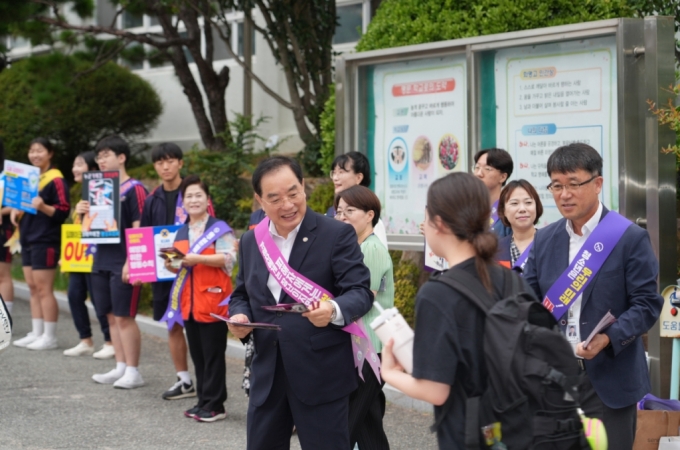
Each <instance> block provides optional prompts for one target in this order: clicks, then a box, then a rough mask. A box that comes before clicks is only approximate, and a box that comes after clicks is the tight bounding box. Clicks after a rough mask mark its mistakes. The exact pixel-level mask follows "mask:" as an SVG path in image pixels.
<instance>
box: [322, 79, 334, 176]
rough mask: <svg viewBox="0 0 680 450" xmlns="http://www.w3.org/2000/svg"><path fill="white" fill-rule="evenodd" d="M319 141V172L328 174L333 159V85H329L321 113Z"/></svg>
mask: <svg viewBox="0 0 680 450" xmlns="http://www.w3.org/2000/svg"><path fill="white" fill-rule="evenodd" d="M321 142H322V144H321V150H320V151H319V153H320V157H319V161H318V164H319V166H320V167H321V172H322V173H323V174H324V175H328V174H329V173H330V171H331V168H332V167H331V165H332V164H333V160H334V159H335V85H333V86H331V87H330V96H329V97H328V100H327V101H326V104H325V105H324V108H323V112H322V113H321Z"/></svg>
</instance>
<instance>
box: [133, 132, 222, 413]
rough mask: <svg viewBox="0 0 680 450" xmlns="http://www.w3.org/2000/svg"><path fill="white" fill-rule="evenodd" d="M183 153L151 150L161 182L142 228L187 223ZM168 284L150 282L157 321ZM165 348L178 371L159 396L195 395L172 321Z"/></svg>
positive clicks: (172, 148) (166, 147)
mask: <svg viewBox="0 0 680 450" xmlns="http://www.w3.org/2000/svg"><path fill="white" fill-rule="evenodd" d="M182 156H183V155H182V149H181V148H179V147H178V146H177V145H176V144H173V143H170V142H166V143H162V144H158V145H157V146H155V147H154V148H153V149H152V150H151V160H152V161H153V167H154V169H155V170H156V173H157V174H158V177H159V178H160V179H161V181H162V184H161V185H160V186H158V187H157V188H156V189H154V190H153V191H152V192H151V194H150V195H149V196H148V197H147V198H146V200H145V201H144V211H142V221H141V226H142V227H154V226H160V225H184V223H185V222H186V219H187V213H186V210H185V208H184V202H183V199H182V195H180V190H179V187H180V184H181V183H182V178H181V177H180V170H181V169H182V166H183V165H184V161H183V160H182ZM209 212H210V211H209ZM171 287H172V280H170V281H158V282H155V283H153V284H152V285H151V289H152V292H153V319H154V320H156V321H159V320H161V319H162V318H163V315H164V314H165V311H166V310H167V309H168V299H169V298H170V288H171ZM168 347H169V348H170V356H171V358H172V363H173V365H174V366H175V371H176V372H177V382H176V383H175V384H174V385H173V386H171V387H170V389H168V390H167V391H165V392H164V393H163V395H162V397H163V398H164V399H166V400H176V399H180V398H186V397H195V396H196V389H195V388H194V385H193V383H192V382H191V376H190V375H189V365H188V363H187V343H186V340H185V338H184V329H183V328H182V327H181V326H180V325H179V324H175V325H174V326H173V327H172V328H170V329H169V330H168Z"/></svg>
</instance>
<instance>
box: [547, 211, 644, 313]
mask: <svg viewBox="0 0 680 450" xmlns="http://www.w3.org/2000/svg"><path fill="white" fill-rule="evenodd" d="M631 224H632V222H631V221H630V220H628V219H626V218H625V217H623V216H622V215H621V214H619V213H617V212H615V211H609V213H607V215H606V216H605V217H604V219H602V220H601V221H600V223H599V224H598V225H597V226H596V227H595V229H594V230H593V232H592V233H591V234H590V236H588V239H586V242H585V243H584V244H583V246H582V247H581V249H580V250H579V251H578V254H577V255H576V257H575V258H574V260H573V261H572V262H571V264H569V267H567V270H565V271H564V272H563V273H562V275H560V277H559V278H558V279H557V280H556V281H555V283H554V284H553V285H552V286H551V287H550V289H548V292H547V293H546V294H545V298H544V299H543V306H545V308H546V309H547V310H548V311H550V312H551V313H552V315H553V316H555V319H557V320H558V321H559V320H560V319H561V318H562V316H563V315H564V313H566V312H567V310H568V309H569V306H570V305H571V304H572V303H573V302H574V301H575V300H576V298H577V297H578V296H579V295H580V294H581V293H583V291H585V289H586V287H587V286H588V284H589V283H590V282H591V281H592V280H593V278H595V275H596V274H597V272H598V271H599V270H600V269H601V268H602V265H603V264H604V262H605V261H606V260H607V258H608V257H609V255H610V254H611V252H612V250H614V247H616V244H617V243H618V242H619V240H621V237H622V236H623V233H624V232H625V231H626V230H627V229H628V227H629V226H630V225H631ZM551 299H552V300H551Z"/></svg>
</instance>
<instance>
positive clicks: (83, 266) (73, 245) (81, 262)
mask: <svg viewBox="0 0 680 450" xmlns="http://www.w3.org/2000/svg"><path fill="white" fill-rule="evenodd" d="M81 233H82V225H73V224H65V225H62V226H61V271H62V272H83V273H90V272H92V262H93V261H94V255H93V254H94V251H92V250H94V249H95V248H96V246H94V245H93V244H83V243H82V242H80V235H81ZM90 247H92V248H90Z"/></svg>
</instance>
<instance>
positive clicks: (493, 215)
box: [491, 200, 498, 226]
mask: <svg viewBox="0 0 680 450" xmlns="http://www.w3.org/2000/svg"><path fill="white" fill-rule="evenodd" d="M496 222H498V200H496V201H495V202H494V204H493V205H491V225H492V226H493V224H494V223H496Z"/></svg>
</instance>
